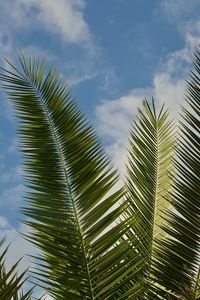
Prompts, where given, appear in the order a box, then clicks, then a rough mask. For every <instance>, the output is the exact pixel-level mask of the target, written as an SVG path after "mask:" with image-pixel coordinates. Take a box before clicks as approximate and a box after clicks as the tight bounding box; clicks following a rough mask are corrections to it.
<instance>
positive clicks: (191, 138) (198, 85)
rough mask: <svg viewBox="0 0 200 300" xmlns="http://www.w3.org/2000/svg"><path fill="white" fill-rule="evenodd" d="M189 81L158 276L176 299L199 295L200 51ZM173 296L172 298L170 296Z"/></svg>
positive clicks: (159, 255)
mask: <svg viewBox="0 0 200 300" xmlns="http://www.w3.org/2000/svg"><path fill="white" fill-rule="evenodd" d="M194 66H195V71H194V72H192V73H191V79H190V80H189V81H188V83H187V94H186V97H187V98H186V100H187V103H188V105H189V109H185V108H183V121H182V122H181V124H180V127H181V128H180V129H181V132H180V139H179V143H178V145H177V147H176V153H177V157H176V159H175V161H174V165H175V168H176V177H175V179H174V182H173V189H174V192H173V193H172V194H170V196H169V198H170V199H169V200H170V202H171V204H172V205H173V207H174V209H173V210H171V211H168V213H167V214H166V219H167V222H168V224H167V225H166V226H164V230H165V232H166V233H167V234H168V238H165V239H163V240H161V241H160V242H159V251H158V253H157V255H158V259H159V263H157V266H156V268H157V271H156V276H157V278H158V280H159V283H160V284H161V285H162V286H163V287H165V289H167V290H170V291H171V292H173V293H174V295H176V298H175V299H185V300H186V299H199V297H200V295H199V281H200V278H199V277H200V179H199V170H200V151H199V149H200V52H199V51H197V54H196V56H195V62H194ZM170 299H171V298H170Z"/></svg>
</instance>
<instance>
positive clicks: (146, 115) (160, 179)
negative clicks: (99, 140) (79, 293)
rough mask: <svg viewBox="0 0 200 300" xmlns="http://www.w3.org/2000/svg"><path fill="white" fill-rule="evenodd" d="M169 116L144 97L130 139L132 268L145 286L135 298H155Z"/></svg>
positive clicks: (170, 125)
mask: <svg viewBox="0 0 200 300" xmlns="http://www.w3.org/2000/svg"><path fill="white" fill-rule="evenodd" d="M168 115H169V113H168V111H167V110H164V106H163V107H162V108H161V110H160V112H159V114H158V115H157V114H156V110H155V105H154V100H153V99H152V108H151V107H150V105H149V103H148V101H147V100H146V99H145V100H144V101H143V110H141V109H139V115H138V120H137V121H135V122H134V124H133V127H132V130H131V136H130V141H129V160H128V176H127V189H128V192H129V196H130V198H131V199H132V206H133V210H134V214H135V216H136V218H137V223H136V225H135V227H133V232H134V235H135V236H136V237H137V239H138V241H139V242H138V245H137V247H136V248H135V251H136V252H137V254H138V256H137V260H136V266H135V268H136V269H138V268H139V271H138V272H136V277H135V281H136V282H141V284H142V286H144V285H145V288H143V289H142V288H141V293H140V294H139V295H138V296H137V297H136V298H135V299H151V297H152V299H156V296H155V293H154V292H153V289H154V287H153V285H152V282H151V285H150V284H149V283H150V281H152V280H153V278H152V274H153V262H154V260H155V259H156V257H155V248H156V244H155V240H156V239H158V238H160V237H161V236H162V232H161V229H160V225H161V223H162V218H163V210H164V208H165V207H166V205H167V201H166V200H165V198H164V196H165V194H166V191H167V190H169V189H170V181H171V180H170V178H169V176H168V175H169V172H170V170H171V167H172V164H171V156H172V152H173V145H174V136H173V133H174V126H173V122H172V121H171V120H170V119H169V116H168ZM151 294H152V295H153V296H150V295H151Z"/></svg>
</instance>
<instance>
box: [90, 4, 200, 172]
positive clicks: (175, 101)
mask: <svg viewBox="0 0 200 300" xmlns="http://www.w3.org/2000/svg"><path fill="white" fill-rule="evenodd" d="M182 2H184V4H185V5H186V4H187V3H188V1H187V3H186V1H177V3H176V2H175V3H176V4H174V1H162V4H163V7H164V9H165V10H166V12H167V13H168V14H170V13H171V14H172V13H173V14H175V12H174V11H173V5H176V7H178V4H179V5H180V3H182ZM193 8H194V7H193ZM184 9H186V7H185V8H184ZM177 13H178V8H177ZM177 26H178V24H177ZM180 34H182V35H183V39H184V41H185V46H184V47H183V48H182V49H179V50H177V51H175V52H172V53H169V54H168V55H167V56H166V57H165V60H163V61H162V62H161V63H160V65H159V66H157V68H156V69H155V73H154V75H153V78H152V84H151V85H150V86H144V87H141V88H140V89H134V88H133V89H132V90H131V91H128V92H127V94H125V95H123V96H121V97H119V98H116V99H114V100H113V99H112V100H109V99H105V100H102V102H101V103H100V104H99V105H98V106H97V108H96V116H97V123H98V130H99V133H100V135H101V136H103V137H104V138H105V140H106V141H107V151H108V153H109V154H110V155H111V157H112V158H113V160H114V162H115V164H116V165H117V166H118V168H119V170H120V171H121V173H122V174H123V173H124V170H125V168H124V166H125V162H126V145H127V139H128V134H129V130H130V126H131V121H132V120H133V118H134V116H135V113H136V111H137V107H138V106H140V103H141V100H142V99H143V98H144V97H147V98H149V99H150V98H151V97H152V96H154V97H155V100H156V101H157V105H158V106H160V105H161V104H163V103H165V104H166V107H169V108H170V110H171V113H172V115H176V116H177V113H178V112H179V111H180V105H181V104H183V103H184V94H185V80H186V79H187V78H188V72H189V69H190V68H191V67H192V63H191V61H192V56H193V51H194V48H195V47H196V46H197V44H198V41H199V38H200V26H199V20H197V19H194V20H193V21H192V22H190V23H187V26H185V29H184V31H182V32H181V33H180Z"/></svg>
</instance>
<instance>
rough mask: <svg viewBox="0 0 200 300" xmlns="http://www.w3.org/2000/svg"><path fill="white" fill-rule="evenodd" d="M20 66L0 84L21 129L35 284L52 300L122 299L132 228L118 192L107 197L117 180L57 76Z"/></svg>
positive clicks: (36, 65)
mask: <svg viewBox="0 0 200 300" xmlns="http://www.w3.org/2000/svg"><path fill="white" fill-rule="evenodd" d="M19 60H20V64H21V69H20V70H18V69H17V68H16V67H15V66H14V65H12V64H11V63H10V65H11V67H12V69H13V71H9V70H7V71H6V70H4V73H3V74H1V79H2V81H3V82H4V84H3V86H4V88H5V89H6V91H7V95H8V97H9V98H10V99H11V102H12V104H13V107H14V108H15V112H16V116H17V118H18V119H19V122H20V125H19V128H18V132H19V134H20V141H21V151H22V153H23V156H24V170H25V173H26V175H25V179H26V186H27V188H28V189H29V191H28V193H27V196H26V205H25V206H24V208H23V209H22V211H23V213H24V215H25V216H26V217H28V218H29V220H28V221H26V222H25V223H26V224H28V225H29V226H30V227H31V228H32V233H30V234H29V235H28V236H27V239H29V240H30V241H31V242H32V243H33V244H35V245H36V246H38V247H39V248H40V250H41V251H42V255H41V256H38V257H37V259H38V267H36V268H35V276H36V277H37V278H38V277H40V285H41V286H43V287H45V288H46V289H47V291H49V293H50V294H51V295H52V296H54V297H55V298H56V299H73V300H76V299H77V300H78V299H85V300H86V299H124V298H123V293H124V291H126V292H128V291H129V290H130V289H131V288H132V284H131V283H132V278H131V276H132V269H133V264H132V261H133V259H134V256H135V253H134V252H133V251H132V244H131V242H133V241H134V240H135V237H134V236H132V237H131V239H130V241H127V239H125V233H126V232H128V230H130V229H129V226H130V224H131V225H132V226H133V222H134V220H133V217H132V216H131V208H130V207H129V206H130V205H129V201H128V200H126V198H124V191H123V189H118V190H117V191H116V192H112V189H113V188H114V187H115V184H116V182H117V180H118V176H117V173H116V171H115V170H114V169H113V167H112V166H111V165H110V162H109V160H108V159H107V157H106V155H105V153H104V151H103V149H102V146H101V144H100V143H99V141H98V138H97V136H96V134H95V133H94V130H93V128H92V127H91V126H90V125H89V124H88V123H87V121H86V119H85V117H84V115H83V113H82V112H81V111H80V110H79V109H78V108H77V105H76V104H75V102H74V101H73V100H72V99H71V95H70V92H69V89H68V86H67V85H66V83H65V82H64V81H63V80H62V79H60V77H59V75H58V74H57V73H56V71H55V68H54V67H52V68H51V69H50V70H49V71H48V72H47V73H45V72H46V71H45V70H44V69H45V68H44V63H43V62H42V61H41V60H36V59H32V58H30V61H29V62H27V60H26V58H25V56H24V55H22V56H19ZM108 193H110V196H109V194H108ZM119 202H120V203H119ZM119 204H120V205H119ZM105 261H106V264H105ZM120 297H122V298H120Z"/></svg>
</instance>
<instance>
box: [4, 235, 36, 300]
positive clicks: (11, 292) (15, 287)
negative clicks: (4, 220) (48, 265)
mask: <svg viewBox="0 0 200 300" xmlns="http://www.w3.org/2000/svg"><path fill="white" fill-rule="evenodd" d="M4 242H5V238H4V239H2V240H1V241H0V249H3V248H4V249H3V250H2V251H1V254H0V299H1V300H31V295H32V290H33V288H32V289H30V290H28V291H27V292H26V293H23V291H22V288H23V286H24V283H25V282H26V280H27V276H26V271H24V272H22V273H21V274H18V272H17V268H18V265H19V261H18V262H16V263H15V264H14V265H13V266H11V267H10V269H9V270H7V269H6V267H5V259H6V254H7V252H8V247H6V248H5V247H4ZM38 300H39V299H38Z"/></svg>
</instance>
